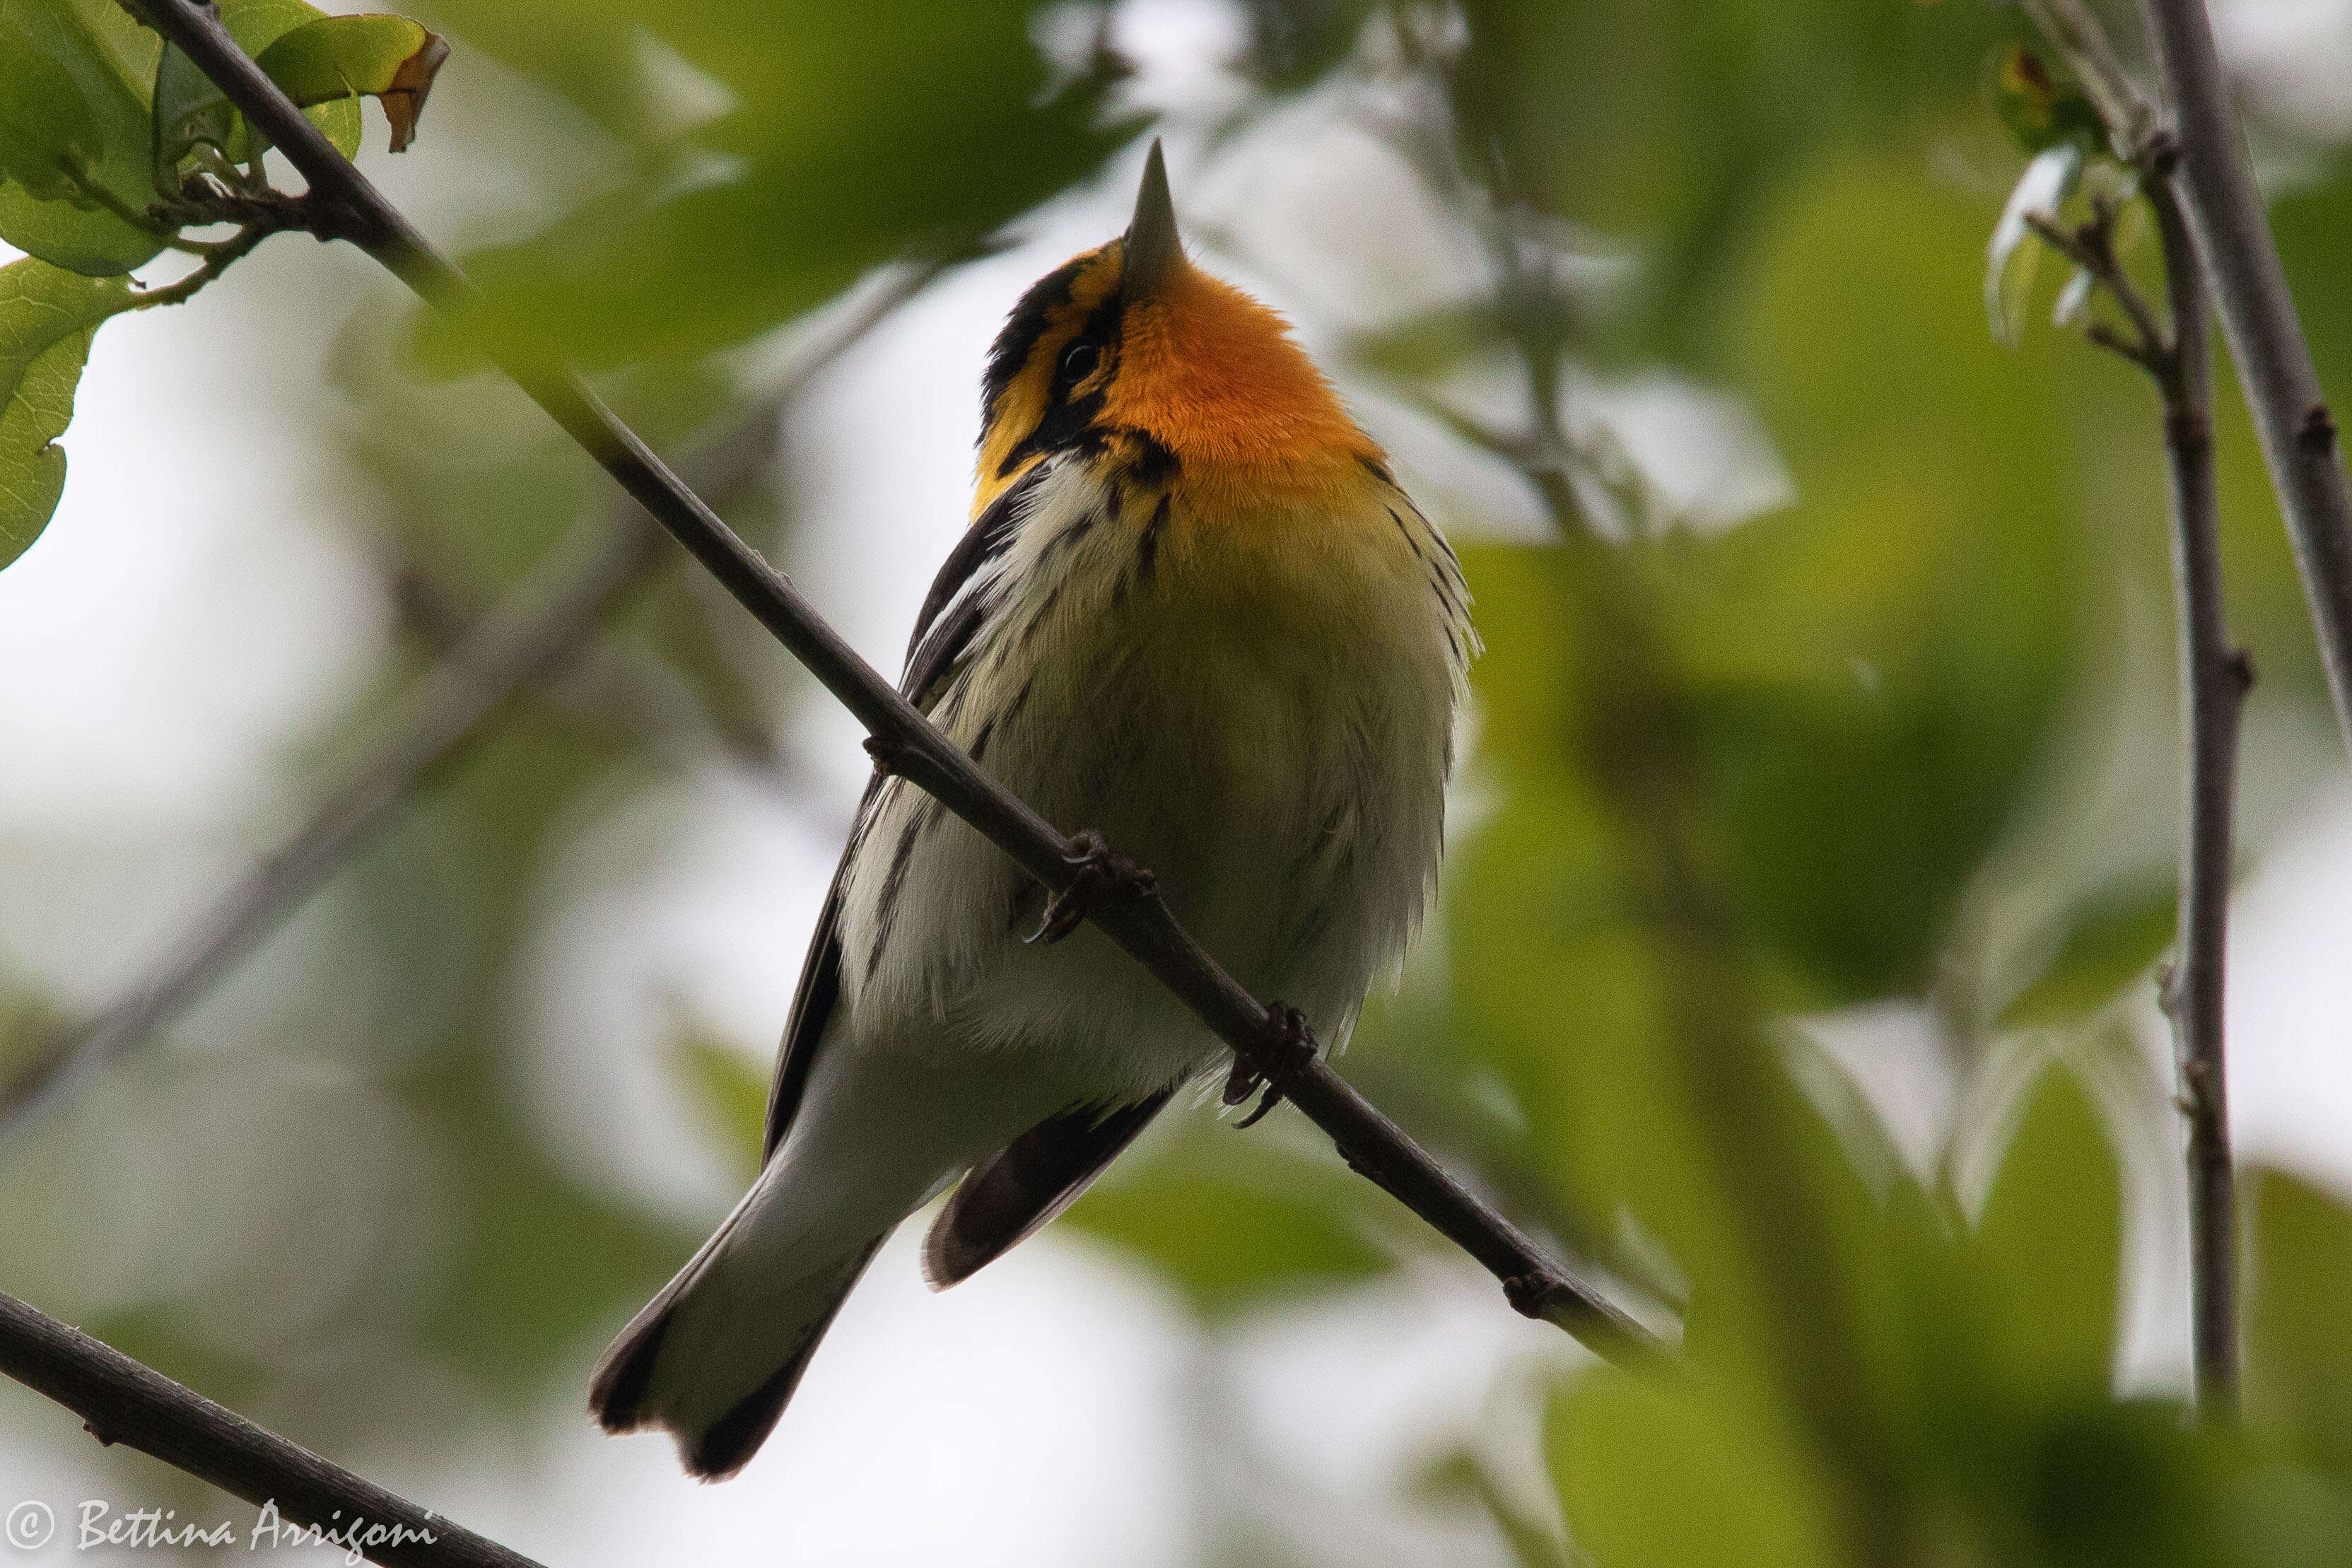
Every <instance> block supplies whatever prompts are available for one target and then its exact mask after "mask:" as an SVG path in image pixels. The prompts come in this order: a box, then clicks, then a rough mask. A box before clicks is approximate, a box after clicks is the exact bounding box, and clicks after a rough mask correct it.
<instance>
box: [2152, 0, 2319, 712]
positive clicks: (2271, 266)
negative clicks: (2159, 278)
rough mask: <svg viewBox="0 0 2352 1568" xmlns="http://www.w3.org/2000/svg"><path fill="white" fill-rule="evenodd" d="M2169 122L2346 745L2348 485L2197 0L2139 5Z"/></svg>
mask: <svg viewBox="0 0 2352 1568" xmlns="http://www.w3.org/2000/svg"><path fill="white" fill-rule="evenodd" d="M2141 10H2142V13H2143V15H2144V16H2146V18H2147V34H2148V38H2149V41H2150V43H2151V45H2152V46H2153V47H2154V49H2155V53H2156V59H2157V65H2158V69H2159V70H2160V71H2161V72H2162V75H2163V79H2164V89H2165V96H2166V98H2167V99H2168V100H2169V102H2170V104H2171V106H2172V110H2173V113H2174V116H2175V119H2176V121H2177V124H2176V126H2175V128H2174V134H2175V135H2176V136H2177V137H2178V139H2179V149H2180V179H2179V189H2180V195H2181V198H2182V205H2183V206H2184V207H2185V209H2186V212H2187V217H2188V224H2189V231H2190V233H2191V235H2192V236H2193V237H2194V239H2195V241H2196V245H2195V249H2196V253H2197V256H2198V258H2199V259H2200V261H2201V262H2202V263H2203V270H2204V272H2205V274H2206V276H2207V277H2208V278H2209V279H2210V281H2211V284H2212V290H2213V299H2214V300H2215V302H2216V303H2217V304H2218V305H2219V307H2220V311H2221V327H2222V331H2223V332H2224V333H2225V334H2226V335H2227V337H2228V339H2229V343H2230V352H2231V355H2232V357H2234V358H2235V359H2236V361H2237V363H2238V383H2239V385H2240V386H2242V388H2243V389H2244V391H2245V395H2246V401H2247V404H2248V405H2249V406H2250V407H2251V408H2252V411H2253V416H2254V427H2255V429H2256V430H2257V431H2258V432H2259V433H2260V434H2261V437H2262V443H2263V458H2264V460H2265V461H2266V462H2267V463H2268V465H2269V468H2270V474H2271V487H2272V489H2274V490H2275V491H2277V493H2278V500H2279V510H2280V511H2281V512H2282V513H2284V516H2285V519H2286V526H2287V532H2288V534H2289V535H2290V537H2292V539H2293V540H2294V553H2295V563H2296V565H2297V566H2298V567H2299V568H2300V569H2301V572H2302V574H2303V591H2304V595H2305V597H2306V598H2307V599H2308V600H2309V601H2310V604H2311V613H2312V619H2313V621H2314V622H2315V626H2316V627H2317V630H2318V635H2319V653H2320V661H2321V663H2322V664H2323V665H2324V666H2325V667H2326V670H2327V689H2328V693H2329V695H2330V696H2332V697H2333V698H2334V699H2335V702H2336V722H2337V724H2338V726H2339V727H2340V728H2341V729H2342V730H2343V731H2344V734H2345V738H2346V742H2347V744H2352V489H2347V481H2346V478H2345V472H2344V458H2343V454H2342V453H2341V452H2340V451H2339V450H2338V449H2337V446H2336V422H2335V420H2334V418H2333V417H2331V416H2329V414H2328V412H2327V404H2326V398H2325V396H2324V395H2323V394H2322V392H2321V390H2320V385H2319V375H2318V373H2317V372H2316V371H2315V369H2314V368H2313V366H2312V362H2311V349H2310V346H2309V344H2308V343H2306V342H2305V340H2304V335H2303V328H2302V325H2301V323H2300V322H2299V321H2297V320H2296V318H2295V310H2294V296H2293V295H2291V294H2290V293H2288V291H2287V286H2286V272H2285V269H2284V268H2282V267H2281V266H2280V264H2279V255H2278V245H2277V242H2276V241H2275V240H2273V237H2272V236H2271V229H2270V220H2269V217H2268V216H2267V214H2266V213H2265V211H2264V208H2263V197H2262V192H2261V190H2260V189H2259V188H2258V187H2257V186H2256V184H2254V170H2253V161H2252V158H2251V157H2250V156H2249V155H2248V153H2247V151H2246V140H2245V133H2244V132H2243V131H2242V129H2241V128H2240V126H2239V124H2238V117H2237V111H2236V110H2235V109H2234V108H2233V107H2232V106H2231V101H2230V93H2229V83H2228V81H2227V79H2225V78H2224V77H2223V75H2222V73H2221V60H2220V58H2218V57H2217V56H2216V54H2215V52H2214V48H2213V28H2212V25H2211V23H2210V21H2209V20H2208V18H2207V16H2206V14H2205V6H2204V4H2203V0H2142V5H2141Z"/></svg>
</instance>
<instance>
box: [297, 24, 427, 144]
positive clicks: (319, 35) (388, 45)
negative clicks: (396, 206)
mask: <svg viewBox="0 0 2352 1568" xmlns="http://www.w3.org/2000/svg"><path fill="white" fill-rule="evenodd" d="M448 54H449V46H448V44H447V43H446V42H445V41H444V40H443V39H442V38H441V37H440V36H439V35H438V34H435V33H428V32H426V31H425V29H424V28H423V27H422V26H418V25H417V24H416V23H415V22H412V21H410V20H409V19H408V18H407V17H405V16H327V17H322V18H320V20H318V21H316V22H311V23H308V24H306V25H305V26H299V27H297V28H295V29H294V30H293V31H292V32H290V33H288V34H287V35H286V36H285V37H282V38H280V39H278V41H277V42H276V43H274V44H272V45H270V46H269V47H268V48H267V49H265V50H263V51H262V53H261V57H260V59H259V62H258V63H259V65H260V66H261V68H262V69H263V70H264V71H267V72H268V75H269V79H270V80H272V81H274V82H276V83H277V84H278V86H279V87H281V88H283V89H286V95H287V96H288V97H289V98H291V99H292V100H294V101H295V102H297V103H299V104H302V105H305V106H309V105H311V104H323V103H330V102H333V101H335V100H342V99H350V98H353V97H357V96H360V95H362V94H365V95H369V96H373V97H374V98H376V99H377V100H380V101H382V103H383V114H384V118H385V119H386V120H388V121H391V122H392V150H393V151H394V152H395V153H397V152H400V151H401V150H402V149H403V148H405V147H406V146H407V145H408V143H409V142H410V141H411V140H413V139H414V138H415V134H416V118H417V116H418V115H419V114H421V113H423V112H424V110H425V95H426V94H427V93H429V92H431V91H432V90H433V77H434V73H435V72H436V71H438V70H439V69H440V68H441V62H442V61H443V60H444V59H446V58H447V57H448Z"/></svg>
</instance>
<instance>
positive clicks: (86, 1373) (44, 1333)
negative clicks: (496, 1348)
mask: <svg viewBox="0 0 2352 1568" xmlns="http://www.w3.org/2000/svg"><path fill="white" fill-rule="evenodd" d="M0 1372H5V1373H7V1374H8V1375H9V1376H10V1377H13V1378H15V1379H16V1381H17V1382H19V1383H21V1384H24V1385H25V1386H26V1387H27V1388H30V1389H33V1390H36V1391H37V1392H38V1393H41V1394H47V1396H48V1397H49V1398H51V1399H54V1400H56V1401H57V1402H58V1404H59V1405H64V1406H65V1407H66V1408H67V1409H68V1410H70V1411H72V1412H73V1413H74V1414H75V1415H79V1416H80V1417H81V1418H82V1425H83V1426H84V1427H86V1428H87V1429H88V1430H89V1434H90V1436H93V1437H96V1438H97V1439H98V1440H99V1441H100V1442H101V1443H121V1444H124V1445H126V1446H128V1447H133V1448H136V1449H138V1450H139V1451H140V1452H141V1453H142V1454H152V1455H153V1456H154V1457H155V1458H159V1459H161V1460H163V1462H164V1463H165V1464H167V1465H173V1466H176V1467H177V1468H180V1469H183V1470H185V1471H186V1472H187V1473H188V1474H190V1475H192V1476H194V1477H197V1478H198V1479H202V1480H205V1481H209V1482H211V1483H212V1484H213V1485H214V1486H216V1487H218V1488H220V1489H222V1490H223V1491H225V1492H229V1493H232V1494H233V1495H235V1496H237V1497H241V1498H243V1499H245V1500H246V1501H247V1502H249V1503H252V1504H254V1505H255V1506H256V1507H259V1508H274V1509H275V1510H276V1511H277V1514H278V1517H279V1518H281V1519H283V1520H284V1521H286V1522H287V1524H288V1525H289V1526H299V1527H302V1529H303V1530H304V1531H306V1533H305V1534H304V1536H303V1537H302V1539H303V1540H305V1541H306V1542H307V1541H308V1540H310V1536H309V1534H308V1533H307V1532H308V1531H313V1530H315V1531H317V1532H318V1534H319V1537H320V1540H321V1541H322V1542H324V1543H326V1544H328V1545H331V1546H338V1547H341V1548H343V1549H345V1550H346V1551H349V1552H356V1553H358V1554H359V1555H361V1556H363V1557H365V1558H366V1559H367V1560H368V1561H369V1562H371V1563H383V1564H385V1565H386V1568H539V1565H538V1564H537V1563H533V1562H532V1561H531V1560H530V1558H528V1557H525V1556H523V1555H522V1554H521V1553H520V1552H511V1551H509V1550H508V1549H507V1548H506V1547H503V1546H501V1545H499V1543H498V1542H495V1541H491V1540H488V1539H486V1538H485V1537H482V1536H479V1535H477V1534H475V1533H474V1532H473V1531H470V1530H467V1528H465V1526H463V1525H460V1524H456V1523H452V1522H451V1521H448V1520H446V1519H443V1518H442V1517H441V1516H440V1515H438V1514H436V1513H432V1512H429V1511H428V1510H425V1509H421V1508H418V1507H417V1506H416V1505H415V1503H413V1502H410V1501H408V1500H406V1499H405V1498H402V1497H397V1496H395V1495H394V1494H393V1493H391V1492H388V1491H386V1490H384V1489H383V1488H382V1487H380V1486H377V1485H376V1484H375V1483H374V1482H373V1481H370V1480H366V1479H362V1478H361V1477H359V1476H355V1475H353V1474H352V1472H351V1471H349V1470H346V1469H344V1468H341V1467H340V1466H338V1465H334V1464H331V1463H330V1462H328V1461H327V1460H325V1459H322V1458H320V1457H319V1456H318V1455H316V1454H314V1453H312V1452H310V1450H309V1449H308V1448H304V1447H299V1446H297V1445H295V1444H293V1443H289V1442H288V1441H287V1440H286V1439H285V1438H283V1437H280V1436H278V1435H277V1434H276V1433H274V1432H269V1431H266V1430H264V1429H263V1428H262V1427H259V1426H255V1425H254V1424H253V1423H252V1422H250V1421H247V1419H246V1418H245V1417H243V1416H242V1415H237V1414H236V1412H235V1411H233V1410H230V1409H228V1408H226V1406H223V1405H215V1404H214V1403H213V1402H212V1401H211V1400H209V1399H206V1398H205V1397H204V1396H203V1395H202V1394H197V1393H195V1392H194V1390H192V1389H188V1388H184V1387H182V1386H181V1385H180V1384H176V1383H174V1382H173V1381H172V1380H171V1379H170V1378H168V1377H165V1376H164V1375H163V1373H159V1372H157V1371H155V1370H154V1369H153V1368H152V1367H148V1366H144V1365H142V1364H141V1363H138V1362H135V1361H132V1360H131V1358H130V1357H129V1356H127V1355H124V1354H123V1353H122V1352H121V1351H118V1350H115V1349H114V1348H112V1347H111V1346H109V1345H105V1344H101V1343H100V1342H98V1341H96V1340H94V1339H92V1338H90V1337H89V1335H88V1334H85V1333H83V1332H82V1331H80V1330H79V1329H76V1328H72V1327H70V1326H68V1325H67V1324H65V1323H61V1322H59V1321H57V1320H56V1319H55V1318H52V1317H50V1316H48V1315H47V1313H44V1312H40V1311H37V1310H34V1309H33V1308H31V1307H28V1306H26V1304H25V1303H24V1302H22V1301H19V1300H16V1298H15V1297H14V1296H9V1295H0ZM254 1539H255V1541H256V1542H258V1539H259V1538H258V1537H255V1538H254Z"/></svg>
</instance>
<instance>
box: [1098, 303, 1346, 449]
mask: <svg viewBox="0 0 2352 1568" xmlns="http://www.w3.org/2000/svg"><path fill="white" fill-rule="evenodd" d="M1103 417H1104V420H1105V422H1106V423H1108V424H1111V425H1114V426H1127V427H1129V428H1132V429H1138V430H1141V431H1144V432H1145V433H1147V434H1148V435H1150V437H1152V438H1153V439H1154V440H1156V441H1158V442H1159V443H1160V445H1161V446H1163V447H1167V448H1168V450H1169V451H1170V452H1171V453H1173V454H1174V455H1175V457H1176V459H1177V461H1178V462H1179V463H1180V464H1181V465H1182V466H1183V468H1185V469H1187V470H1188V471H1192V473H1194V474H1195V476H1196V477H1199V478H1203V479H1205V478H1208V477H1209V476H1210V475H1213V474H1220V473H1227V474H1234V475H1235V476H1236V477H1239V476H1240V475H1241V474H1244V473H1245V474H1247V476H1248V477H1249V479H1251V480H1252V481H1253V482H1255V483H1259V484H1267V485H1272V486H1274V487H1276V488H1277V489H1291V488H1293V487H1294V486H1297V485H1300V484H1304V485H1307V486H1319V485H1321V484H1323V483H1327V482H1328V479H1327V477H1326V476H1327V475H1328V473H1329V472H1330V471H1331V470H1333V469H1335V468H1349V467H1352V466H1354V465H1356V464H1358V463H1360V462H1361V461H1363V460H1365V459H1367V458H1372V459H1377V458H1378V457H1379V449H1378V448H1377V447H1374V446H1373V445H1372V443H1371V441H1370V439H1369V438H1368V437H1365V435H1364V434H1363V432H1361V431H1360V430H1359V429H1357V428H1356V425H1355V422H1354V421H1353V420H1351V419H1349V417H1348V414H1347V411H1346V410H1345V409H1344V408H1342V407H1341V406H1340V405H1339V397H1338V395H1336V394H1334V393H1333V392H1332V390H1331V386H1330V384H1329V383H1328V382H1327V381H1325V380H1324V379H1323V375H1322V373H1321V372H1320V371H1318V370H1317V369H1316V368H1315V365H1314V363H1313V362H1312V361H1311V360H1309V359H1308V358H1307V354H1306V352H1305V351H1304V350H1302V349H1301V348H1300V347H1299V346H1298V344H1297V342H1293V341H1292V339H1291V336H1290V332H1289V329H1288V328H1287V327H1286V325H1285V324H1284V322H1283V320H1282V318H1281V317H1280V316H1278V315H1276V314H1275V312H1274V311H1272V310H1268V309H1266V308H1265V306H1264V305H1261V304H1259V303H1258V302H1257V301H1256V300H1253V299H1251V298H1250V297H1249V296H1248V295H1246V294H1244V293H1243V292H1242V291H1241V290H1240V289H1235V288H1234V287H1233V286H1232V285H1231V284H1228V283H1224V282H1222V281H1220V280H1218V279H1214V278H1212V277H1210V276H1209V275H1208V274H1207V273H1205V272H1202V271H1201V270H1199V269H1198V268H1192V267H1190V266H1186V267H1184V268H1181V271H1180V273H1179V275H1178V276H1177V277H1175V278H1173V279H1170V280H1169V282H1168V284H1167V285H1166V286H1165V287H1164V288H1163V289H1162V290H1161V291H1160V293H1159V294H1158V295H1157V296H1156V297H1155V298H1153V299H1151V300H1148V301H1145V302H1143V303H1141V304H1139V305H1136V306H1134V307H1132V308H1131V309H1130V310H1129V311H1128V314H1127V320H1126V321H1125V323H1124V331H1123V333H1122V337H1121V342H1120V345H1119V356H1118V377H1117V379H1116V380H1115V381H1114V382H1113V383H1112V384H1111V386H1110V388H1109V395H1108V398H1107V399H1106V400H1105V403H1104V407H1103ZM1201 470H1206V472H1205V473H1203V472H1201Z"/></svg>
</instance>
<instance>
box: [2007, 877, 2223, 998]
mask: <svg viewBox="0 0 2352 1568" xmlns="http://www.w3.org/2000/svg"><path fill="white" fill-rule="evenodd" d="M2178 915H2179V898H2178V895H2177V894H2176V893H2175V892H2174V890H2173V888H2172V885H2171V884H2170V883H2169V882H2155V881H2150V880H2129V881H2126V882H2125V883H2124V884H2122V885H2120V886H2111V887H2106V888H2102V889H2096V890H2095V891H2094V892H2093V893H2092V895H2091V896H2090V897H2088V898H2086V899H2085V900H2083V902H2082V903H2081V905H2080V906H2079V907H2078V908H2076V909H2075V910H2074V911H2073V913H2072V919H2071V923H2070V924H2069V925H2068V927H2067V930H2066V937H2065V941H2064V942H2063V945H2061V946H2060V948H2059V950H2058V952H2057V954H2056V956H2054V957H2053V958H2052V959H2051V961H2050V965H2049V967H2048V968H2046V969H2044V970H2043V971H2042V973H2041V974H2040V976H2039V977H2037V978H2036V979H2035V980H2034V981H2033V983H2032V984H2030V985H2028V986H2026V988H2025V989H2024V990H2022V991H2021V992H2019V993H2018V994H2017V996H2016V997H2015V999H2013V1000H2012V1001H2011V1003H2010V1004H2009V1005H2008V1006H2006V1007H2004V1008H2002V1009H2001V1014H2000V1024H1999V1027H2000V1028H2003V1029H2033V1028H2049V1027H2054V1026H2063V1025H2067V1024H2078V1023H2081V1022H2082V1021H2083V1020H2084V1018H2087V1017H2088V1016H2091V1015H2092V1014H2093V1013H2095V1012H2097V1011H2098V1010H2099V1009H2100V1008H2102V1007H2104V1006H2105V1005H2107V1004H2108V1003H2110V1002H2112V1001H2114V1000H2115V999H2116V996H2117V995H2118V994H2121V993H2122V991H2123V989H2124V988H2125V987H2126V986H2127V985H2129V984H2133V983H2134V982H2135V981H2137V980H2138V979H2139V978H2140V977H2141V976H2143V975H2145V974H2146V973H2147V972H2148V967H2149V966H2150V965H2151V964H2153V963H2155V962H2156V961H2157V959H2158V958H2159V957H2161V956H2162V955H2163V953H2164V951H2165V949H2166V948H2168V947H2170V946H2171V945H2172V931H2173V926H2174V923H2175V921H2176V919H2177V917H2178Z"/></svg>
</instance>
